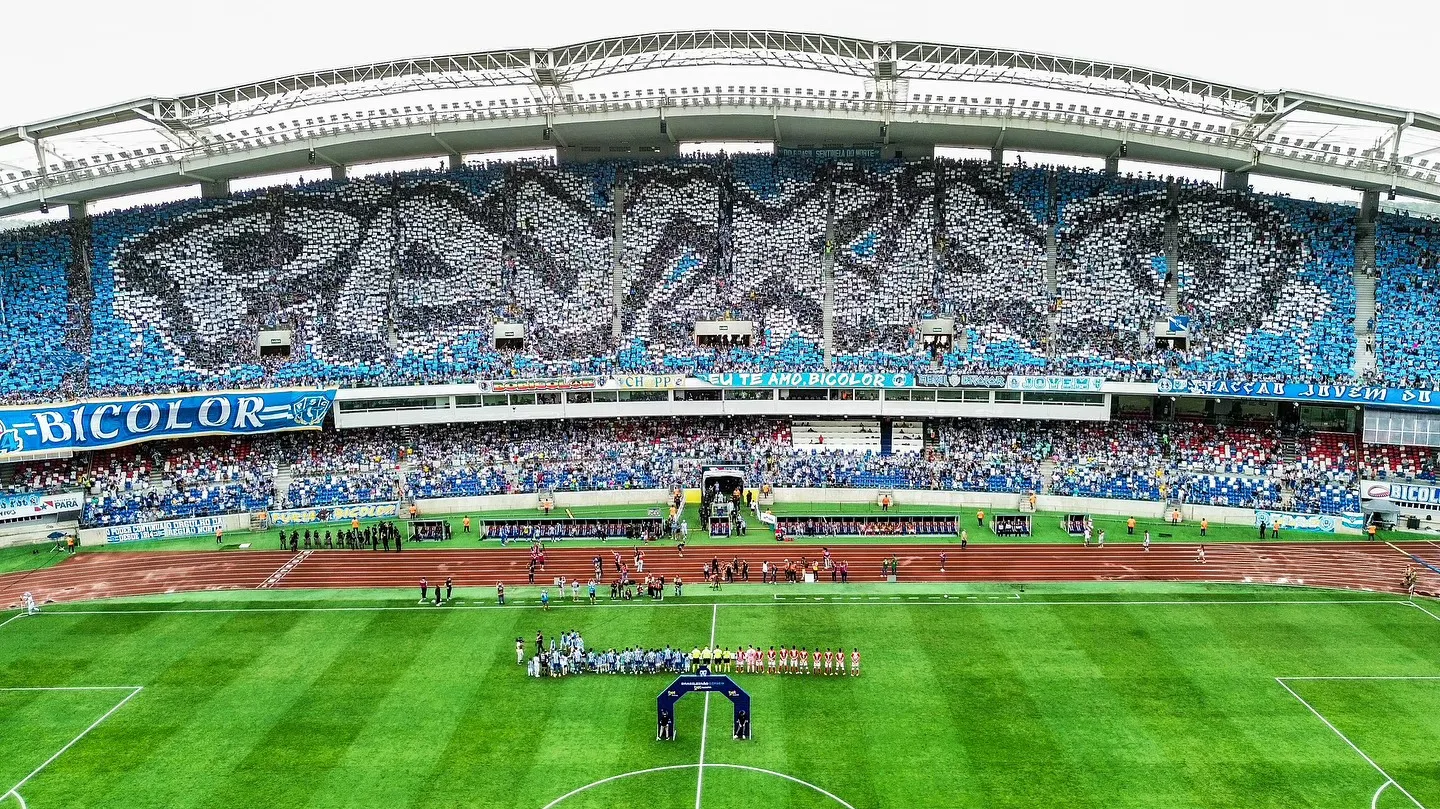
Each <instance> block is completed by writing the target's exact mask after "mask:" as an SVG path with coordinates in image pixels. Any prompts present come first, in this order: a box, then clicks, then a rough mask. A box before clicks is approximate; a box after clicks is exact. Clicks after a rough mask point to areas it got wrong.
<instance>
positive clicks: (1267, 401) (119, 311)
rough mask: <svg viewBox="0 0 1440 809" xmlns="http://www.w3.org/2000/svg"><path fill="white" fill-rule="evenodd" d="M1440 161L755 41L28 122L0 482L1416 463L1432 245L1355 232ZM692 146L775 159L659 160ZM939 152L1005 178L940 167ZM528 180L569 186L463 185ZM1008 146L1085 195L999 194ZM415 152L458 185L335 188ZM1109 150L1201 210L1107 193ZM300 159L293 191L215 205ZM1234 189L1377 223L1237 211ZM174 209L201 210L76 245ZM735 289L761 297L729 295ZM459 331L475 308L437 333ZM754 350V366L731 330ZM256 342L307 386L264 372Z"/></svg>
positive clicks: (591, 54)
mask: <svg viewBox="0 0 1440 809" xmlns="http://www.w3.org/2000/svg"><path fill="white" fill-rule="evenodd" d="M1437 133H1440V118H1437V117H1436V116H1434V115H1431V114H1428V113H1424V112H1420V111H1414V110H1402V109H1394V108H1387V107H1382V106H1378V105H1370V104H1365V103H1361V102H1352V101H1346V100H1343V99H1335V98H1329V97H1326V96H1323V95H1320V94H1315V93H1308V92H1299V91H1289V90H1276V91H1261V90H1256V89H1251V88H1243V87H1236V86H1230V85H1224V84H1218V83H1214V82H1207V81H1203V80H1199V79H1195V78H1191V77H1185V76H1177V75H1173V74H1168V73H1164V72H1158V71H1152V70H1146V69H1142V68H1137V67H1133V66H1125V65H1115V64H1108V63H1101V62H1094V61H1087V60H1077V59H1069V58H1062V57H1055V56H1050V55H1045V54H1034V53H1025V52H1018V51H1005V50H996V49H985V48H972V47H961V46H947V45H935V44H924V43H906V42H869V41H864V40H858V39H853V38H846V37H835V36H825V35H812V34H794V33H782V32H765V31H692V32H677V33H662V34H651V35H641V36H634V37H620V38H615V39H608V40H600V41H595V42H589V43H581V44H577V45H572V46H565V47H559V48H550V49H516V50H506V51H492V52H485V53H476V54H463V55H453V56H445V57H434V58H427V59H417V60H406V61H400V62H388V63H377V64H372V65H363V66H356V67H350V68H342V69H336V70H328V71H316V72H313V73H308V74H301V75H294V76H288V77H279V78H275V79H270V80H266V81H260V82H255V83H253V84H248V85H243V86H236V87H232V88H225V89H221V90H215V91H210V92H205V93H199V94H195V95H192V96H186V97H181V98H146V99H140V100H137V101H134V102H130V103H126V104H119V105H115V106H113V107H110V108H106V109H101V110H93V111H87V112H82V113H77V114H75V115H72V116H66V117H64V118H61V119H55V120H51V121H44V122H35V123H31V124H27V125H22V126H17V127H14V128H11V129H9V130H5V131H0V163H3V165H0V181H3V182H0V214H9V213H17V212H23V211H30V210H41V209H45V208H48V206H51V205H59V204H65V205H69V206H71V212H72V217H71V218H72V222H71V223H70V224H69V225H68V227H66V228H60V227H58V226H57V227H53V228H51V229H50V230H45V229H44V228H42V229H39V230H35V231H26V232H23V233H18V234H12V235H11V236H10V237H9V238H10V244H9V245H8V246H9V247H12V248H13V249H11V250H8V251H0V254H3V253H9V256H13V258H9V257H8V256H7V258H9V260H8V261H7V262H6V263H5V264H3V265H0V266H3V268H4V269H5V270H6V274H7V275H8V276H9V278H8V280H7V283H6V292H7V302H6V307H7V309H6V313H7V322H6V328H7V330H10V331H11V332H12V336H13V338H14V339H13V340H12V341H11V342H12V345H11V351H12V355H13V356H12V361H13V362H14V363H15V364H16V370H14V371H12V373H11V376H10V377H9V378H7V381H6V385H7V387H6V391H5V392H6V393H7V394H8V395H10V396H12V398H15V399H22V400H24V402H25V403H24V404H23V405H17V406H16V407H15V408H11V409H9V410H6V411H3V412H0V418H3V419H4V422H5V424H4V430H3V432H4V440H3V442H0V451H3V452H4V455H3V458H4V459H5V460H6V461H8V462H10V463H16V464H19V463H26V462H29V463H34V462H37V461H42V460H44V459H56V460H66V459H70V458H73V457H76V454H77V453H79V454H83V453H85V452H87V451H96V450H105V449H111V448H114V447H118V446H124V445H128V444H131V443H135V442H139V441H145V440H153V439H155V438H176V437H198V436H213V435H247V434H252V433H261V432H269V431H278V430H289V429H305V428H315V427H318V426H320V425H322V424H329V425H332V426H333V427H334V428H337V429H340V430H346V429H352V428H377V427H407V428H420V427H428V426H433V425H443V424H454V423H462V422H477V423H484V422H531V421H560V420H569V419H611V418H662V417H684V418H704V417H737V418H750V419H775V418H782V419H792V420H793V419H838V420H841V421H844V420H855V422H856V423H865V424H869V423H872V422H873V423H874V425H875V426H876V428H877V429H879V430H882V431H883V432H884V433H885V434H886V435H889V434H890V433H891V431H892V430H893V427H894V424H895V423H896V422H905V423H909V422H912V421H921V420H925V419H936V420H947V419H1022V420H1033V421H1056V422H1074V421H1089V422H1097V423H1103V422H1111V421H1112V420H1116V419H1122V418H1127V417H1129V418H1135V417H1141V416H1143V417H1144V418H1147V419H1150V418H1162V419H1175V418H1177V417H1180V418H1182V419H1185V418H1190V419H1198V420H1209V421H1212V422H1216V421H1219V422H1226V421H1229V422H1231V423H1235V422H1236V421H1240V420H1245V421H1255V422H1265V423H1270V424H1279V423H1280V422H1282V421H1283V422H1287V423H1292V424H1300V425H1302V426H1308V427H1310V428H1311V429H1321V430H1322V431H1326V432H1336V433H1342V434H1348V435H1349V436H1351V444H1350V447H1351V449H1352V450H1353V451H1354V453H1355V454H1356V455H1359V454H1360V453H1361V451H1362V450H1363V445H1365V444H1367V443H1371V444H1375V445H1399V446H1406V447H1433V446H1436V445H1437V444H1440V417H1437V416H1436V415H1432V414H1435V413H1436V412H1437V411H1440V394H1436V393H1434V392H1433V391H1434V390H1435V386H1434V379H1435V374H1436V373H1437V370H1436V369H1437V368H1440V365H1437V364H1436V362H1437V359H1440V336H1437V335H1432V334H1430V333H1429V332H1430V330H1431V329H1430V327H1428V326H1426V325H1425V318H1426V317H1427V316H1428V315H1427V313H1428V312H1431V311H1433V309H1429V308H1428V307H1430V305H1431V303H1432V299H1431V298H1430V297H1429V295H1430V292H1429V286H1428V280H1427V281H1426V282H1425V283H1424V284H1422V285H1418V286H1417V285H1416V284H1415V283H1413V282H1411V283H1406V282H1403V281H1402V282H1401V283H1400V284H1399V286H1398V288H1389V287H1387V286H1385V279H1392V278H1396V277H1400V276H1401V275H1402V271H1403V272H1404V273H1405V274H1407V276H1408V277H1412V278H1413V277H1414V275H1416V274H1418V275H1419V276H1426V275H1428V274H1433V270H1434V265H1433V264H1432V263H1431V262H1432V260H1433V255H1432V254H1431V252H1430V244H1431V242H1430V241H1429V240H1430V238H1431V231H1430V230H1429V229H1428V227H1429V226H1428V225H1425V224H1423V223H1412V222H1410V221H1408V220H1404V219H1400V218H1392V219H1393V220H1394V221H1391V220H1387V219H1386V218H1385V217H1384V215H1382V214H1380V213H1379V210H1378V209H1379V204H1378V203H1379V199H1380V195H1381V194H1403V195H1406V196H1410V197H1417V198H1423V199H1440V180H1437V178H1436V172H1435V167H1434V165H1432V163H1431V159H1430V158H1429V157H1428V155H1430V154H1432V153H1433V152H1434V149H1435V148H1436V147H1435V145H1434V144H1435V142H1436V141H1437V139H1440V134H1437ZM691 141H770V142H772V143H773V144H774V146H775V149H776V156H775V157H773V158H770V157H767V158H754V159H744V158H734V157H707V158H700V159H680V158H679V157H678V155H679V146H680V144H681V142H691ZM117 144H121V145H117ZM946 146H967V147H981V148H985V149H989V150H990V151H991V155H992V163H993V164H994V165H991V166H985V165H977V164H967V163H959V162H956V161H945V160H937V159H936V158H935V153H936V149H937V147H946ZM534 148H554V149H555V150H556V162H555V164H554V165H551V164H548V163H546V164H543V165H540V164H536V165H523V164H522V165H516V166H510V167H497V166H494V165H489V166H481V167H478V168H477V167H475V166H473V165H467V163H466V157H468V156H483V154H484V153H487V152H496V151H503V150H516V149H534ZM1007 150H1023V151H1036V152H1047V153H1064V154H1074V155H1090V156H1095V157H1101V158H1104V159H1105V160H1106V170H1105V171H1103V172H1094V173H1077V172H1065V171H1061V170H1047V169H1013V168H1006V167H1002V166H1001V165H1000V164H1001V162H1002V157H1003V154H1004V152H1005V151H1007ZM430 156H435V157H440V158H442V159H444V160H445V169H444V170H442V171H438V172H433V173H416V174H411V175H401V176H396V177H392V178H386V179H382V180H365V181H359V180H356V181H348V180H347V179H346V166H349V165H354V164H357V163H364V162H374V161H382V160H395V159H402V158H414V157H430ZM1121 159H1125V160H1127V161H1139V162H1141V163H1146V162H1154V163H1164V164H1172V165H1182V166H1193V167H1197V168H1207V169H1214V170H1218V171H1220V172H1222V173H1223V174H1222V175H1221V176H1222V180H1221V182H1220V183H1219V185H1218V186H1217V187H1209V186H1203V185H1196V184H1187V183H1182V182H1178V181H1175V180H1171V179H1166V178H1156V177H1153V176H1151V177H1128V176H1127V177H1124V178H1122V177H1120V176H1119V174H1118V171H1119V166H1120V160H1121ZM324 165H328V166H330V167H332V180H331V181H330V182H329V183H322V184H318V185H316V186H314V187H305V188H302V189H299V190H293V191H289V190H277V191H275V192H268V193H267V192H261V193H258V194H247V195H232V194H231V193H230V190H229V183H230V181H231V180H233V179H236V178H241V177H247V176H257V175H266V174H274V173H279V172H285V171H295V170H301V169H307V168H314V167H316V166H324ZM1127 166H1128V164H1127ZM1249 174H1260V175H1266V176H1274V177H1281V178H1289V179H1297V180H1305V181H1311V182H1322V183H1328V184H1334V185H1340V186H1345V187H1350V188H1355V189H1358V190H1360V191H1361V192H1362V193H1363V197H1362V202H1361V205H1360V206H1359V208H1358V209H1354V210H1351V209H1340V208H1338V207H1337V206H1322V205H1313V204H1311V205H1307V204H1304V203H1299V202H1297V201H1291V200H1285V199H1281V198H1267V197H1261V196H1259V195H1251V194H1249V193H1247V191H1246V186H1247V180H1246V178H1247V176H1248V175H1249ZM197 182H198V183H199V184H200V185H201V189H202V199H201V200H199V201H192V202H187V203H177V204H174V205H170V206H160V207H159V208H158V209H148V208H147V209H137V210H135V211H128V212H120V213H118V214H115V215H107V216H104V217H93V218H92V217H88V216H86V205H87V203H88V202H91V201H94V200H97V199H102V198H107V197H112V196H116V195H123V194H131V193H137V192H144V191H154V190H158V189H163V188H171V187H177V186H182V185H193V184H195V183H197ZM976 223H982V224H984V227H981V226H980V225H977V224H976ZM985 223H989V224H985ZM992 225H993V228H992V229H991V230H985V229H984V228H985V227H991V226H992ZM1116 233H1121V235H1115V234H1116ZM772 243H773V244H772ZM1002 243H1003V244H1002ZM1437 244H1440V242H1437ZM767 245H769V246H767ZM1017 245H1018V246H1017ZM772 247H773V249H771V248H772ZM332 248H333V249H332ZM1117 255H1118V256H1119V259H1118V260H1112V258H1113V257H1115V256H1117ZM977 267H978V269H976V268H977ZM1377 269H1379V270H1380V271H1381V273H1380V274H1379V276H1378V277H1379V279H1380V280H1379V281H1378V282H1377V273H1376V270H1377ZM736 277H748V278H751V279H758V281H757V282H756V283H755V285H754V286H752V287H751V288H749V289H748V290H746V294H744V295H739V296H736V294H735V292H734V290H735V288H736V287H737V286H739V285H737V284H734V283H729V282H727V279H731V278H736ZM236 279H238V280H236ZM1096 279H1101V280H1098V281H1097V280H1096ZM887 284H888V285H889V286H887ZM27 285H31V286H34V287H35V288H36V289H41V290H44V291H43V292H37V291H36V289H30V290H27V289H26V286H27ZM707 285H709V286H707ZM57 288H58V293H57ZM536 290H544V291H545V292H547V293H548V294H549V295H551V296H553V300H554V301H558V302H559V303H558V304H556V305H554V306H553V307H552V306H549V305H547V303H546V301H545V300H531V299H529V298H526V297H525V296H526V295H528V294H529V293H531V292H534V291H536ZM765 290H771V291H773V290H779V291H780V293H781V295H780V296H779V297H780V298H782V299H781V300H764V299H763V297H764V296H763V295H761V294H760V293H761V292H763V291H765ZM727 296H730V297H727ZM301 299H303V300H301ZM312 299H313V300H312ZM922 299H923V301H922ZM457 300H463V302H464V303H465V304H466V306H467V307H469V308H470V309H472V310H474V311H479V312H488V313H489V314H485V315H483V316H475V315H465V316H464V317H463V318H462V319H463V320H465V322H463V323H461V324H460V325H456V326H453V328H452V327H450V326H448V325H447V327H446V328H445V329H439V328H437V324H441V323H444V322H446V319H447V318H450V319H452V320H453V319H454V318H455V317H457V315H456V313H455V312H454V311H453V310H454V309H455V308H457V307H456V306H455V304H456V301H457ZM257 301H262V302H261V303H256V302H257ZM297 301H298V302H297ZM1257 301H1259V302H1263V303H1264V304H1265V305H1263V306H1260V305H1257V304H1256V302H1257ZM1377 302H1378V303H1379V304H1380V305H1379V306H1377ZM1382 309H1384V310H1385V311H1383V312H1382V311H1381V310H1382ZM1016 311H1019V312H1021V313H1022V314H1023V316H1022V317H1019V318H1018V319H1011V316H1012V315H1013V313H1014V312H1016ZM737 312H739V313H740V314H738V315H737V314H736V313H737ZM1387 312H1388V313H1389V314H1388V318H1387V314H1386V313H1387ZM465 318H468V319H465ZM1002 322H1003V325H999V326H997V325H996V324H997V323H1002ZM742 324H743V328H744V330H745V334H744V336H743V337H744V339H743V340H741V339H732V338H734V337H736V336H738V335H729V334H724V333H723V332H724V331H725V330H726V329H729V328H732V327H740V326H741V325H742ZM1123 330H1128V332H1127V335H1128V336H1127V342H1125V343H1124V348H1119V349H1117V348H1116V346H1117V345H1118V343H1117V342H1116V341H1115V340H1113V339H1112V337H1113V335H1114V333H1116V332H1117V331H1123ZM1417 330H1418V333H1417ZM57 333H63V334H64V335H65V339H64V340H58V341H57V340H56V339H55V335H56V334H57ZM267 339H273V340H274V341H275V345H276V347H283V348H284V351H283V352H280V354H279V355H278V356H282V357H293V359H294V361H293V362H285V361H271V362H269V363H266V362H264V361H257V360H256V359H255V356H256V355H264V354H265V348H266V347H267V346H266V345H265V342H266V340H267ZM292 343H293V344H294V346H293V347H294V349H295V354H293V355H291V354H290V353H289V352H290V348H291V345H292ZM1132 344H1133V345H1132ZM237 346H238V348H237ZM357 346H358V348H357ZM597 346H598V349H597V348H596V347H597ZM717 346H720V347H722V349H723V350H717V349H716V347H717ZM377 347H378V348H377ZM741 347H743V349H744V350H743V351H740V352H739V353H737V351H738V350H739V349H740V348H741ZM762 348H763V350H760V349H762ZM731 349H736V351H732V350H731ZM1187 352H1188V353H1187ZM381 355H383V356H381ZM737 357H738V359H737ZM717 358H718V359H717ZM952 360H953V361H952ZM71 399H74V400H75V401H68V400H71ZM332 406H333V410H332ZM327 411H329V412H327ZM1242 414H1243V416H1244V418H1243V419H1241V415H1242ZM327 419H328V421H327ZM842 432H843V431H842ZM877 449H879V448H878V447H877ZM883 451H885V452H888V451H889V448H888V447H887V448H885V449H884V450H883ZM1416 451H1417V452H1421V450H1416ZM1423 451H1424V452H1428V451H1429V450H1423ZM1302 460H1303V459H1302ZM1338 474H1339V475H1340V478H1337V479H1345V480H1346V481H1347V482H1346V483H1345V486H1347V487H1348V489H1349V491H1350V492H1351V493H1353V494H1354V497H1353V499H1347V500H1346V501H1345V502H1346V504H1347V508H1344V509H1337V508H1335V507H1333V506H1332V507H1330V508H1329V509H1328V511H1329V512H1331V513H1332V514H1338V513H1339V512H1341V511H1343V512H1344V513H1346V514H1350V513H1352V512H1356V513H1358V511H1359V508H1358V506H1359V503H1360V500H1361V498H1362V492H1365V493H1371V494H1370V495H1366V496H1365V498H1364V499H1367V500H1376V499H1386V498H1382V497H1377V496H1372V495H1373V494H1374V491H1378V489H1377V488H1376V487H1378V486H1380V485H1382V484H1383V485H1388V483H1384V482H1383V481H1371V482H1369V483H1367V482H1365V481H1364V480H1363V479H1362V478H1361V477H1360V476H1359V475H1358V474H1357V473H1356V470H1355V469H1354V468H1353V464H1351V465H1350V467H1349V468H1346V469H1344V470H1338ZM1387 480H1388V478H1387ZM1333 482H1334V480H1329V481H1327V483H1333ZM1431 482H1433V475H1432V478H1431ZM1406 483H1407V485H1409V484H1415V485H1421V486H1425V487H1427V488H1428V484H1427V483H1424V482H1423V481H1413V480H1407V481H1406ZM404 488H405V486H404V485H403V482H402V484H401V485H400V487H399V489H400V490H404ZM1372 490H1374V491H1372ZM43 494H47V492H20V493H18V496H28V497H36V496H40V495H43ZM1003 494H1004V496H1005V497H1009V498H1010V499H1014V498H1013V496H1014V495H1015V494H1016V493H1015V492H1005V493H1003ZM1432 495H1433V490H1432V492H1431V494H1430V495H1426V497H1431V496H1432ZM997 496H999V495H997ZM1387 496H1388V495H1387ZM1167 497H1168V495H1167ZM1165 499H1166V498H1165V497H1162V498H1156V500H1157V502H1155V503H1152V504H1151V505H1150V506H1147V507H1151V508H1154V509H1156V510H1157V511H1158V510H1159V509H1160V508H1162V505H1161V503H1160V501H1163V500H1165ZM1434 499H1435V501H1436V502H1440V497H1435V498H1434ZM962 501H963V502H967V503H968V502H972V501H971V500H968V499H963V498H962V499H957V500H956V502H957V503H959V502H962ZM468 505H472V503H471V502H470V501H467V502H466V503H465V506H468ZM1351 506H1353V508H1352V507H1351ZM457 507H458V506H457ZM1427 508H1428V506H1427ZM1250 511H1251V512H1253V509H1250ZM1217 513H1218V512H1217ZM1415 513H1419V512H1418V511H1417V512H1415ZM56 514H63V512H59V511H57V512H56ZM46 516H47V517H50V516H54V515H52V514H51V513H50V512H46ZM1237 519H1238V518H1237ZM1248 519H1253V513H1252V514H1250V515H1249V517H1248ZM25 530H27V531H34V530H39V529H37V528H33V527H32V528H27V529H25ZM45 530H49V528H48V527H47V528H46V529H45Z"/></svg>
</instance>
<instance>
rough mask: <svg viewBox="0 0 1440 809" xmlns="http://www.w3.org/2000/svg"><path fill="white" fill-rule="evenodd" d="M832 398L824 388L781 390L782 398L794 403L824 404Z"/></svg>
mask: <svg viewBox="0 0 1440 809" xmlns="http://www.w3.org/2000/svg"><path fill="white" fill-rule="evenodd" d="M829 397H830V391H828V390H826V389H824V388H781V389H780V398H781V399H785V400H789V401H792V402H823V401H825V400H826V399H828V398H829Z"/></svg>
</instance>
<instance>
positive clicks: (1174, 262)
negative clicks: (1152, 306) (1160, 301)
mask: <svg viewBox="0 0 1440 809" xmlns="http://www.w3.org/2000/svg"><path fill="white" fill-rule="evenodd" d="M1179 220H1180V217H1179V215H1178V214H1177V213H1176V211H1175V210H1173V209H1172V210H1170V211H1169V212H1168V213H1167V214H1166V215H1165V237H1164V245H1165V270H1166V275H1165V311H1166V312H1168V313H1169V314H1172V315H1173V314H1178V313H1179V312H1180V221H1179Z"/></svg>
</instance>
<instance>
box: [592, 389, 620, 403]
mask: <svg viewBox="0 0 1440 809" xmlns="http://www.w3.org/2000/svg"><path fill="white" fill-rule="evenodd" d="M592 395H593V396H594V398H595V401H596V402H597V403H598V402H613V401H615V400H616V396H615V391H613V390H597V391H595V393H594V394H592Z"/></svg>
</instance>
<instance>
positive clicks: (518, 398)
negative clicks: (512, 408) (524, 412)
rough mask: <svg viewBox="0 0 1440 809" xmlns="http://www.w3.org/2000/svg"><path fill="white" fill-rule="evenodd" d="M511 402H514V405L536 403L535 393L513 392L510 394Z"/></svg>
mask: <svg viewBox="0 0 1440 809" xmlns="http://www.w3.org/2000/svg"><path fill="white" fill-rule="evenodd" d="M510 404H512V405H532V404H535V394H533V393H512V394H510Z"/></svg>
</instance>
